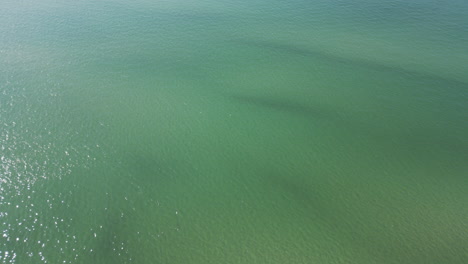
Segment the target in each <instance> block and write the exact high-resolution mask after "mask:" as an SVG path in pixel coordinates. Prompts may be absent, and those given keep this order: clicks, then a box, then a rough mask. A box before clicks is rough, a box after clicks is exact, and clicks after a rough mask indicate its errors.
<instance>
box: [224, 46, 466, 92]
mask: <svg viewBox="0 0 468 264" xmlns="http://www.w3.org/2000/svg"><path fill="white" fill-rule="evenodd" d="M233 42H234V43H237V44H240V45H245V46H250V47H256V48H259V49H262V50H265V51H268V50H269V51H277V52H282V53H287V54H291V55H297V56H305V57H310V58H315V59H319V60H324V61H329V62H332V63H339V64H343V65H348V66H352V67H359V68H364V69H367V70H371V71H380V72H394V73H397V74H401V75H407V76H412V77H414V78H420V79H425V80H429V81H431V82H438V83H444V85H448V86H455V87H460V86H461V87H464V88H468V83H466V82H463V81H460V80H456V79H453V78H448V77H444V76H440V75H436V74H432V73H426V72H420V71H416V70H411V69H407V68H405V67H399V66H396V65H387V64H384V63H379V62H377V61H372V60H366V59H360V58H354V57H345V56H340V55H338V54H332V53H330V52H326V51H322V50H318V49H311V48H307V47H302V46H299V45H293V44H286V43H282V42H279V41H269V40H261V39H258V40H250V39H236V40H233Z"/></svg>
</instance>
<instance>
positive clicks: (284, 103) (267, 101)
mask: <svg viewBox="0 0 468 264" xmlns="http://www.w3.org/2000/svg"><path fill="white" fill-rule="evenodd" d="M230 97H231V98H232V99H234V100H236V101H238V102H240V103H243V104H247V105H252V106H258V107H261V108H269V109H273V110H276V111H278V112H284V113H291V114H295V115H300V116H303V117H309V118H319V119H331V118H336V117H337V115H336V113H334V112H332V111H329V110H328V109H326V108H324V107H320V106H314V107H313V106H309V105H306V104H301V103H299V102H294V101H291V100H288V99H282V98H278V97H274V96H256V95H231V96H230Z"/></svg>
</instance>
